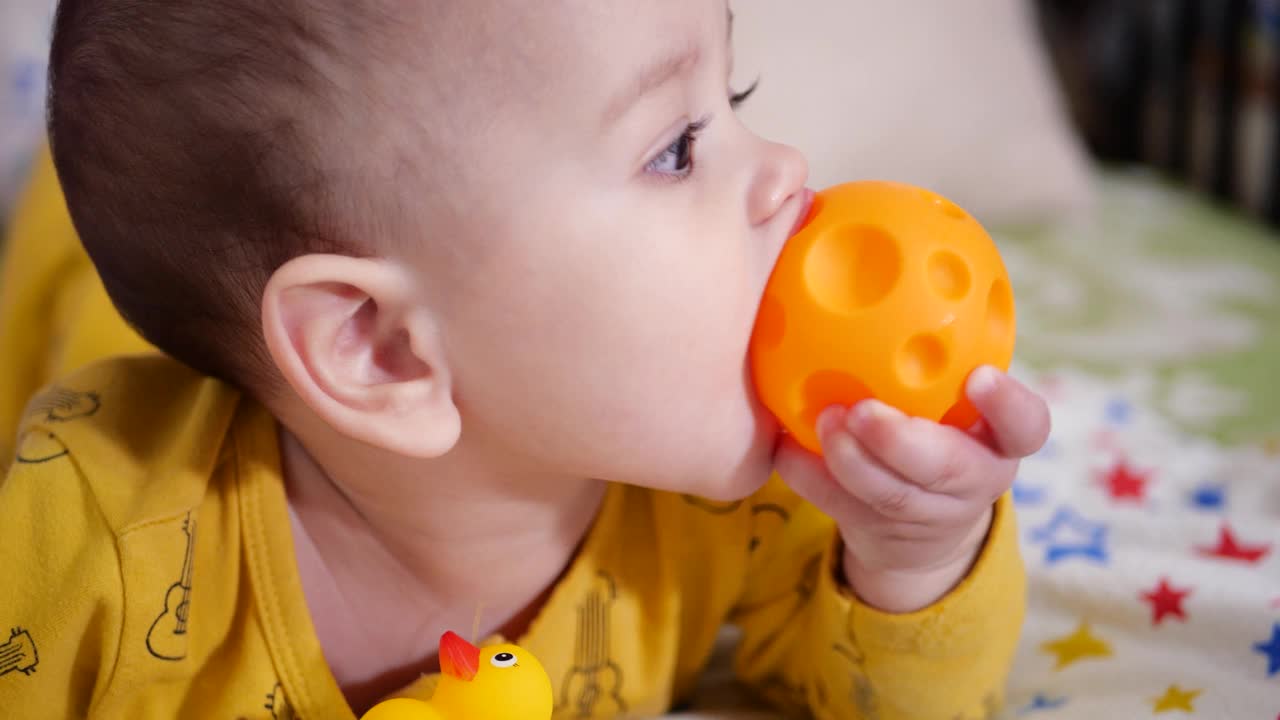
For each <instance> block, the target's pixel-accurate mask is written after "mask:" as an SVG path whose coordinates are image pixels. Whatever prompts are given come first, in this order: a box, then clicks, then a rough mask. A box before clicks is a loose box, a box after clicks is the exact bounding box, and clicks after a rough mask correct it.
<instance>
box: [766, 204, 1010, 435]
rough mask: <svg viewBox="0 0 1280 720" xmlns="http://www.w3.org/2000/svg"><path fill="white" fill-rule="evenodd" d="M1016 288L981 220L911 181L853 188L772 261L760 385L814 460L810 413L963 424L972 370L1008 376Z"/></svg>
mask: <svg viewBox="0 0 1280 720" xmlns="http://www.w3.org/2000/svg"><path fill="white" fill-rule="evenodd" d="M1014 334H1015V321H1014V303H1013V291H1012V289H1011V288H1010V285H1009V276H1008V273H1007V272H1006V271H1005V267H1004V263H1003V261H1001V259H1000V254H999V252H998V251H997V250H996V246H995V243H994V242H993V241H992V240H991V236H989V235H988V234H987V233H986V231H985V230H983V228H982V226H981V225H980V224H978V221H977V220H975V219H974V218H973V217H972V216H970V215H969V214H968V213H966V212H965V211H964V210H961V209H960V208H959V207H958V206H956V204H955V203H953V202H951V201H950V200H947V199H946V198H944V197H942V196H940V195H938V194H936V193H933V192H930V191H928V190H923V189H921V188H917V187H912V186H910V185H902V184H898V183H889V182H856V183H847V184H844V185H837V186H835V187H832V188H828V189H827V190H824V191H822V192H820V193H818V194H817V195H816V196H815V197H814V201H813V209H812V210H810V212H809V217H808V219H807V221H806V222H805V224H804V226H803V227H802V228H801V229H800V231H799V232H797V233H796V235H795V236H794V237H792V238H791V239H790V240H789V241H788V242H787V245H786V247H784V248H783V250H782V254H781V255H780V256H779V258H778V263H777V266H776V267H775V268H774V270H773V275H772V276H771V277H770V278H769V284H768V286H767V287H766V288H765V293H764V298H763V300H762V301H761V305H760V311H759V314H758V316H757V318H756V326H755V331H754V333H753V334H752V338H751V371H752V375H753V378H754V381H755V385H756V390H757V392H758V393H759V395H760V398H761V400H762V401H763V402H764V404H765V406H766V407H768V408H769V410H770V411H772V412H773V414H774V415H776V416H777V417H778V419H779V421H780V422H781V423H782V425H783V427H785V428H786V429H787V430H788V431H789V432H790V433H791V434H792V435H793V436H795V438H796V440H797V441H798V442H799V443H800V444H801V445H803V446H804V447H806V448H808V449H809V450H811V451H813V452H815V453H821V448H820V446H819V443H818V437H817V431H816V429H815V425H816V424H817V418H818V415H819V414H820V413H821V412H822V411H823V410H825V409H826V408H828V407H830V406H832V405H853V404H855V403H857V402H859V401H861V400H865V399H866V398H869V397H874V398H876V399H878V400H881V401H883V402H885V403H887V404H889V405H892V406H894V407H896V408H898V409H899V410H901V411H903V412H904V413H906V414H908V415H913V416H917V417H924V418H929V419H931V420H937V421H941V422H943V423H946V424H950V425H955V426H957V427H961V428H968V427H970V426H972V425H973V423H975V422H977V420H978V419H979V417H980V415H979V413H978V411H977V409H976V408H974V407H973V405H972V404H971V403H970V402H969V401H968V399H967V398H965V396H964V384H965V381H966V380H967V379H968V376H969V373H970V372H972V371H973V370H974V369H975V368H977V367H979V366H980V365H995V366H996V367H999V368H1000V369H1002V370H1007V369H1008V367H1009V362H1010V360H1011V359H1012V358H1013V344H1014Z"/></svg>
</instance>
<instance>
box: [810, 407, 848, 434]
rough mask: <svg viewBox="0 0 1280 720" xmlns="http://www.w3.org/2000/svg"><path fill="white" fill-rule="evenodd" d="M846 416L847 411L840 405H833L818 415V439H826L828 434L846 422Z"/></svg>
mask: <svg viewBox="0 0 1280 720" xmlns="http://www.w3.org/2000/svg"><path fill="white" fill-rule="evenodd" d="M844 416H845V409H844V408H842V407H840V406H839V405H832V406H831V407H829V408H827V409H826V410H823V411H822V413H821V414H819V415H818V425H817V428H816V430H817V433H818V437H820V438H823V437H826V436H827V433H829V432H831V431H832V430H834V429H835V428H836V426H838V425H840V424H842V423H843V422H844Z"/></svg>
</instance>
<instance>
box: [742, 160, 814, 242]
mask: <svg viewBox="0 0 1280 720" xmlns="http://www.w3.org/2000/svg"><path fill="white" fill-rule="evenodd" d="M808 179H809V161H808V160H806V159H805V157H804V154H803V153H801V152H800V151H799V150H797V149H795V148H793V147H791V146H790V145H782V144H779V143H765V148H764V160H763V161H762V162H761V163H760V170H759V171H758V173H757V174H756V177H755V178H754V180H753V182H752V186H751V192H750V196H749V197H748V199H747V202H748V204H749V206H748V212H749V214H750V220H751V224H752V225H760V224H762V223H766V222H768V221H769V220H771V219H772V218H773V216H774V215H777V214H778V211H779V210H780V209H782V206H783V205H784V204H786V202H787V199H788V198H790V197H791V196H792V195H795V194H796V193H798V192H801V191H802V190H803V189H804V184H805V182H807V181H808Z"/></svg>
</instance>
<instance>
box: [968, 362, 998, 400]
mask: <svg viewBox="0 0 1280 720" xmlns="http://www.w3.org/2000/svg"><path fill="white" fill-rule="evenodd" d="M998 372H999V371H998V370H996V369H995V368H993V367H991V366H990V365H983V366H982V367H980V368H978V369H977V370H974V371H973V372H972V373H970V374H969V397H970V398H974V397H978V396H982V395H986V394H987V393H990V392H991V391H992V390H995V389H996V383H998V382H999V381H1000V378H999V376H998V375H997V373H998Z"/></svg>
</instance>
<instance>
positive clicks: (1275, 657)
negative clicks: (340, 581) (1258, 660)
mask: <svg viewBox="0 0 1280 720" xmlns="http://www.w3.org/2000/svg"><path fill="white" fill-rule="evenodd" d="M1253 651H1254V652H1256V653H1258V654H1260V655H1264V656H1266V658H1267V677H1271V676H1273V675H1275V674H1276V673H1280V622H1278V623H1276V624H1275V625H1274V626H1272V628H1271V639H1270V640H1268V641H1266V642H1260V643H1254V645H1253Z"/></svg>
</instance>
